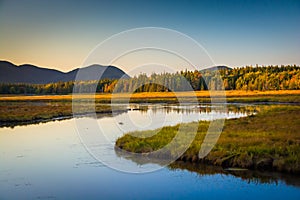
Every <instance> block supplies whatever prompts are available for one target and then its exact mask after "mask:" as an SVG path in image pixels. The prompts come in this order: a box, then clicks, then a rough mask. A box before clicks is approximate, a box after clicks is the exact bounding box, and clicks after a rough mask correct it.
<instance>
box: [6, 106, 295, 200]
mask: <svg viewBox="0 0 300 200" xmlns="http://www.w3.org/2000/svg"><path fill="white" fill-rule="evenodd" d="M135 106H136V105H133V106H132V107H131V109H132V108H135ZM210 111H211V110H210V107H209V106H207V105H204V106H201V107H199V106H194V105H187V106H182V107H178V106H162V105H152V106H148V108H147V109H146V110H135V109H132V110H130V111H128V112H126V113H122V114H119V115H117V116H114V117H112V116H106V117H101V118H98V119H97V123H98V125H99V126H100V129H101V131H104V132H106V133H107V134H106V135H107V139H108V140H109V141H111V143H112V145H113V142H114V141H115V139H116V138H117V137H119V136H121V135H122V134H124V133H126V132H128V131H132V130H147V129H154V128H160V127H161V126H165V125H174V124H177V123H178V122H180V121H181V120H182V121H184V122H190V121H197V120H199V119H202V120H203V119H204V120H211V119H215V118H218V117H219V118H220V117H226V118H233V117H241V116H246V115H247V114H251V113H253V112H255V109H253V108H252V107H251V106H250V107H249V106H247V107H246V106H243V105H242V106H240V107H229V111H228V112H226V113H215V112H210ZM129 119H131V120H129ZM76 120H81V122H84V123H88V122H89V121H91V120H95V119H92V118H88V117H83V118H80V119H76ZM76 120H75V119H68V120H63V121H54V122H48V123H43V124H34V125H27V126H17V127H15V128H13V129H12V128H1V129H0V199H157V198H159V199H200V198H204V199H208V198H211V199H217V198H231V199H241V198H243V199H253V198H264V199H266V198H268V199H269V198H273V199H282V198H288V199H298V198H299V197H300V187H299V185H300V183H299V182H300V181H299V180H298V179H297V178H293V177H284V176H281V175H279V176H278V177H279V178H278V177H277V176H276V175H274V176H273V175H271V176H270V175H259V176H257V174H256V175H253V176H250V177H249V175H248V178H244V177H243V176H240V175H236V174H235V175H232V174H224V173H223V172H222V171H218V170H216V171H211V170H207V169H206V170H205V169H202V168H201V167H200V166H199V167H197V166H196V167H195V166H194V168H196V169H197V170H194V169H190V171H188V170H181V169H180V168H179V167H178V168H177V167H175V169H172V170H171V169H170V168H167V167H165V168H162V169H160V170H158V171H155V172H151V173H142V174H130V173H124V172H120V171H117V170H114V169H111V168H109V167H107V166H105V165H104V164H102V163H100V162H98V161H97V160H95V159H94V158H93V157H92V156H91V155H90V154H89V153H88V151H87V150H86V149H85V147H84V146H83V145H82V143H81V140H80V137H79V135H78V133H77V130H78V127H77V124H76ZM130 123H135V125H132V124H130ZM113 124H114V125H113ZM89 131H90V130H87V133H88V132H89ZM100 146H101V145H100ZM99 151H101V154H103V155H104V157H103V159H104V161H105V162H106V163H107V162H115V163H121V164H123V165H135V166H138V167H141V168H143V167H147V166H142V165H137V164H136V163H134V162H132V161H130V160H126V159H123V158H121V157H118V156H117V155H116V153H115V151H114V149H113V148H112V147H111V146H110V145H104V146H103V147H101V148H99ZM176 168H177V169H176ZM192 171H194V172H192ZM246 176H247V175H246ZM287 183H288V184H287Z"/></svg>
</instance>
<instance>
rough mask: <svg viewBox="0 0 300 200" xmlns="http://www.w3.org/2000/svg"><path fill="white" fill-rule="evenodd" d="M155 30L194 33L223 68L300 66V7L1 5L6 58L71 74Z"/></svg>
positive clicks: (286, 0) (0, 55) (267, 0)
mask: <svg viewBox="0 0 300 200" xmlns="http://www.w3.org/2000/svg"><path fill="white" fill-rule="evenodd" d="M148 26H154V27H164V28H170V29H174V30H177V31H180V32H182V33H185V34H187V35H188V36H190V37H192V38H194V39H195V40H196V41H198V42H199V43H200V44H202V45H203V46H204V47H205V48H206V50H207V51H208V52H209V54H210V55H211V56H212V58H213V59H214V61H215V62H216V64H224V65H228V66H232V67H235V66H243V65H249V64H253V65H255V64H265V65H266V64H279V65H280V64H298V65H299V64H300V56H299V55H300V37H299V33H300V1H299V0H281V1H279V0H259V1H244V0H224V1H214V0H207V1H201V0H198V1H191V0H190V1H189V0H185V1H183V0H182V1H174V0H173V1H164V0H157V1H156V0H152V1H150V0H147V1H146V0H139V1H138V0H133V1H126V0H120V1H116V0H115V1H114V0H110V1H109V0H107V1H106V0H102V1H76V0H75V1H59V0H57V1H55V0H53V1H50V0H49V1H45V0H39V1H38V0H36V1H34V0H19V1H17V0H7V1H5V0H2V1H1V0H0V27H1V31H0V59H1V60H8V61H11V62H13V63H16V64H23V63H31V64H35V65H39V66H43V67H49V68H56V69H59V70H62V71H67V70H70V69H73V68H75V67H79V66H80V65H81V64H82V63H83V61H84V59H85V57H86V56H87V55H88V53H89V52H90V51H91V50H92V49H93V48H94V47H95V46H96V45H97V44H98V43H100V42H101V41H103V40H105V39H106V38H108V37H109V36H111V35H113V34H116V33H118V32H121V31H124V30H127V29H132V28H137V27H148ZM100 64H101V63H100ZM124 70H125V71H126V70H127V69H126V66H124Z"/></svg>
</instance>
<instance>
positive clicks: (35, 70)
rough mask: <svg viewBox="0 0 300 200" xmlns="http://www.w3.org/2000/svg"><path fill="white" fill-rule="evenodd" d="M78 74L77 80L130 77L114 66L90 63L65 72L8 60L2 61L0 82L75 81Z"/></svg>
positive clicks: (0, 63)
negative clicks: (18, 63)
mask: <svg viewBox="0 0 300 200" xmlns="http://www.w3.org/2000/svg"><path fill="white" fill-rule="evenodd" d="M76 76H77V79H76V80H99V79H120V78H130V77H129V76H128V75H127V74H126V73H125V72H124V71H122V70H121V69H119V68H117V67H114V66H102V65H90V66H88V67H84V68H77V69H74V70H72V71H69V72H66V73H64V72H61V71H58V70H54V69H47V68H41V67H37V66H34V65H28V64H25V65H20V66H16V65H14V64H12V63H10V62H7V61H0V83H32V84H45V83H53V82H59V81H63V82H64V81H73V80H75V78H76Z"/></svg>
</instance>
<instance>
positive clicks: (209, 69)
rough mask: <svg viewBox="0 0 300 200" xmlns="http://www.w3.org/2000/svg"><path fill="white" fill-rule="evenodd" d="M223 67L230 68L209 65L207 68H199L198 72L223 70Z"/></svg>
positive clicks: (224, 67) (228, 68)
mask: <svg viewBox="0 0 300 200" xmlns="http://www.w3.org/2000/svg"><path fill="white" fill-rule="evenodd" d="M224 69H227V70H232V68H230V67H227V66H224V65H221V66H213V67H209V68H206V69H202V70H200V72H212V71H216V70H224Z"/></svg>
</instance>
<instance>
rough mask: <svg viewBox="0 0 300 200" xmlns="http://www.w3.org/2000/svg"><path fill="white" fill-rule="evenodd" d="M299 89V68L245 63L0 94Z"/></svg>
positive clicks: (18, 87)
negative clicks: (241, 65)
mask: <svg viewBox="0 0 300 200" xmlns="http://www.w3.org/2000/svg"><path fill="white" fill-rule="evenodd" d="M220 89H225V90H260V91H264V90H295V89H300V67H299V66H296V65H287V66H255V67H253V66H246V67H241V68H234V69H231V68H221V69H219V70H209V69H208V70H202V71H198V70H195V71H188V70H185V71H180V72H176V73H167V72H166V73H162V74H155V73H154V74H152V75H150V76H147V75H146V74H140V75H138V76H134V77H132V78H129V79H120V80H110V79H105V80H100V81H96V80H94V81H76V82H74V81H69V82H57V83H49V84H24V83H1V84H0V94H70V93H72V92H75V93H79V92H80V93H94V92H97V93H112V92H166V91H189V90H195V91H200V90H220Z"/></svg>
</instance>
